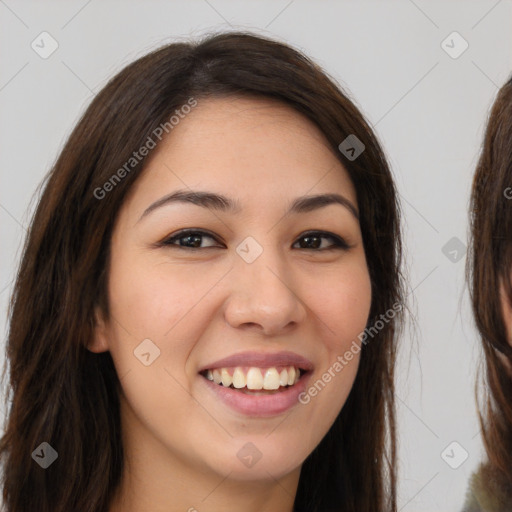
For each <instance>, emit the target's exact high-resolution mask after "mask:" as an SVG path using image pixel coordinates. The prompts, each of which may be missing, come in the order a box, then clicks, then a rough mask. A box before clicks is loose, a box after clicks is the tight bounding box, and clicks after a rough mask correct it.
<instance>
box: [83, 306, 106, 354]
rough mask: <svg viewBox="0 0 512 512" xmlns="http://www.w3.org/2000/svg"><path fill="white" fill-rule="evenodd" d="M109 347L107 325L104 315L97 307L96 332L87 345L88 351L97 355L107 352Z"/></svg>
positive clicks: (95, 311) (95, 315)
mask: <svg viewBox="0 0 512 512" xmlns="http://www.w3.org/2000/svg"><path fill="white" fill-rule="evenodd" d="M108 349H109V347H108V335H107V324H106V322H105V320H104V319H103V314H102V312H101V310H100V308H99V306H96V308H95V309H94V330H93V336H92V339H91V340H89V343H88V344H87V350H90V351H91V352H95V353H97V354H99V353H101V352H107V351H108Z"/></svg>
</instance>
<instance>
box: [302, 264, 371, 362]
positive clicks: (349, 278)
mask: <svg viewBox="0 0 512 512" xmlns="http://www.w3.org/2000/svg"><path fill="white" fill-rule="evenodd" d="M371 300H372V291H371V282H370V277H369V274H368V270H367V268H366V266H364V267H362V266H361V267H360V266H354V267H352V268H347V269H346V270H342V271H340V272H337V274H336V276H335V277H333V278H332V279H330V280H324V283H323V285H322V287H321V288H320V289H317V292H316V293H315V296H314V297H313V296H312V297H311V307H312V308H314V310H315V312H316V313H317V315H318V317H319V318H320V320H321V321H322V322H323V325H324V327H325V330H324V332H325V333H326V336H325V344H326V348H327V349H328V351H329V352H332V351H336V352H339V351H340V350H345V347H346V346H348V345H350V344H351V343H352V341H353V340H357V336H358V335H359V334H360V333H361V332H362V331H364V329H365V327H366V324H367V321H368V315H369V313H370V307H371Z"/></svg>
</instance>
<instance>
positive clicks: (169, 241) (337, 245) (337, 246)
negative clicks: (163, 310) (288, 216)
mask: <svg viewBox="0 0 512 512" xmlns="http://www.w3.org/2000/svg"><path fill="white" fill-rule="evenodd" d="M194 235H198V236H200V237H208V238H212V239H213V240H215V241H217V242H218V240H217V239H216V237H214V236H213V235H212V234H210V233H208V232H206V231H202V230H198V229H184V230H182V231H180V232H178V233H176V234H175V235H173V236H171V237H169V238H166V239H164V240H162V241H161V242H160V243H159V244H158V245H159V246H160V247H176V248H178V249H185V250H189V251H197V250H201V249H218V248H219V247H214V246H211V247H187V246H184V245H179V244H175V243H174V242H175V241H177V240H180V239H182V238H185V237H188V236H194ZM306 237H316V238H329V239H331V240H332V241H333V244H332V245H331V246H330V247H327V248H323V249H315V248H313V249H308V248H307V247H300V248H299V249H302V250H313V251H315V252H323V251H331V250H344V251H347V250H349V249H350V248H351V247H352V246H351V245H349V244H348V243H347V242H346V241H345V240H344V239H343V238H341V237H339V236H337V235H334V234H333V233H329V232H326V231H307V232H305V233H302V234H301V236H300V237H299V239H302V238H306Z"/></svg>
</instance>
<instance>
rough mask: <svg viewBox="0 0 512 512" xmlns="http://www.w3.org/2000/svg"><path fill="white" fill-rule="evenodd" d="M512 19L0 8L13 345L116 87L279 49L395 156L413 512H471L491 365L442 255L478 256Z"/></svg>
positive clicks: (1, 156)
mask: <svg viewBox="0 0 512 512" xmlns="http://www.w3.org/2000/svg"><path fill="white" fill-rule="evenodd" d="M511 13H512V3H511V2H510V1H507V0H501V1H495V0H493V1H483V0H480V1H477V2H469V1H459V2H446V1H443V2H432V1H426V0H415V1H412V0H400V1H393V2H391V1H379V2H369V1H360V2H355V1H352V2H350V1H327V0H324V1H322V2H313V1H301V0H294V1H293V0H292V1H289V0H282V1H281V0H280V1H275V0H274V1H268V0H267V1H263V0H258V1H226V0H208V1H207V0H192V1H188V2H185V1H179V2H178V1H167V2H163V1H153V2H138V3H137V2H133V1H123V2H113V1H101V2H100V1H99V0H92V1H68V2H36V1H31V2H29V1H23V2H22V1H18V0H17V1H15V0H5V1H1V0H0V51H1V66H0V73H1V74H0V108H1V112H2V115H1V116H0V173H1V180H2V181H1V184H2V186H1V188H0V221H1V224H0V226H1V228H0V229H1V232H0V237H1V241H2V242H1V244H2V251H1V260H0V271H1V275H0V301H1V303H0V308H1V310H2V319H1V321H2V327H3V333H4V335H3V339H4V338H5V333H6V329H7V327H6V322H5V318H6V311H7V304H8V298H9V295H10V291H11V287H12V282H13V278H14V275H15V268H16V264H17V261H18V258H19V256H20V250H21V243H22V240H23V237H24V235H25V228H26V226H27V222H28V219H29V216H30V213H31V212H32V206H31V205H30V200H31V198H32V196H33V194H34V192H35V190H36V187H37V185H38V184H39V182H40V181H41V179H42V178H43V176H44V175H45V173H46V172H47V171H48V170H49V168H50V166H51V164H52V162H53V161H54V159H55V157H56V156H57V154H58V152H59V150H60V149H61V148H62V145H63V143H64V141H65V138H66V137H67V135H68V134H69V132H70V130H71V129H72V127H73V126H74V124H75V123H76V121H77V120H78V117H79V115H80V113H81V112H82V111H83V109H84V108H85V106H86V105H87V104H88V103H89V102H90V101H91V99H92V97H93V95H94V94H95V93H96V92H98V90H99V89H100V88H101V87H102V85H104V84H105V82H106V80H107V79H108V78H110V77H111V76H112V75H113V74H114V73H115V72H116V71H118V70H120V69H121V68H122V67H123V66H124V65H125V64H127V63H128V62H131V61H132V60H134V59H135V58H137V57H138V56H141V55H142V54H144V53H146V52H147V51H148V50H150V49H152V48H154V47H156V46H159V45H160V44H162V43H164V42H168V41H171V40H174V39H176V38H180V37H188V36H199V35H201V34H203V33H205V32H207V31H210V30H225V29H230V30H231V29H250V30H254V31H258V32H260V33H262V34H267V35H269V36H273V37H276V38H278V39H281V40H283V41H285V42H288V43H290V44H292V45H295V46H296V47H298V48H300V49H302V50H304V51H305V52H306V53H307V54H308V55H310V56H311V57H313V58H314V59H315V60H316V61H317V62H318V63H319V64H320V65H322V66H323V67H324V68H325V69H326V70H327V71H328V72H329V73H330V74H331V75H332V76H334V77H335V78H336V79H337V80H338V81H339V82H340V83H341V84H342V85H343V86H344V87H346V88H347V89H348V91H349V92H350V95H351V97H352V98H353V99H354V101H355V102H356V104H357V105H358V106H359V107H360V108H361V110H362V111H363V112H364V113H365V115H366V116H367V117H368V119H369V120H370V122H371V123H372V124H373V125H374V128H375V130H376V132H377V134H378V136H379V137H380V139H381V141H382V143H383V145H384V148H385V150H386V153H387V154H388V156H389V159H390V163H391V165H392V167H393V172H394V175H395V177H396V182H397V185H398V188H399V191H400V195H401V200H402V204H403V211H404V217H405V225H404V232H405V235H406V236H405V245H406V248H407V251H406V257H407V266H408V269H409V278H410V289H409V291H410V295H409V299H410V300H411V302H410V307H411V308H412V309H413V311H415V312H416V318H417V326H418V328H417V336H416V338H415V337H414V336H412V335H411V333H410V331H409V330H406V331H405V336H404V338H403V340H402V348H403V350H402V353H401V358H400V365H399V367H398V370H397V374H398V388H397V402H398V407H399V424H398V430H399V436H400V451H399V458H400V468H399V479H400V486H399V499H400V501H399V508H400V510H402V511H405V512H409V511H417V512H423V511H424V512H426V511H428V512H432V511H443V512H444V511H454V510H459V509H460V507H461V505H462V502H463V499H464V493H465V489H466V484H467V479H468V477H469V475H470V473H471V472H472V471H473V469H474V468H475V466H476V464H477V463H478V461H479V458H480V456H481V451H482V445H481V441H480V438H479V426H478V422H477V418H476V413H475V406H474V380H475V376H476V368H477V364H478V362H479V361H480V360H481V353H480V350H479V347H478V343H477V336H476V333H475V329H474V326H473V323H472V320H471V315H470V309H469V302H468V298H467V289H466V287H465V285H464V264H465V257H462V259H460V260H459V261H458V262H452V261H450V259H448V257H446V256H445V255H444V254H443V252H442V248H443V247H444V246H445V244H446V243H448V241H449V240H451V239H452V238H453V237H457V238H458V239H459V240H460V241H462V243H464V244H466V238H467V213H466V212H467V202H468V197H469V190H470V184H471V178H472V173H473V169H474V166H475V163H476V159H477V155H478V150H479V145H480V141H481V138H482V131H483V125H484V122H485V120H486V117H487V113H488V109H489V107H490V105H491V103H492V101H493V99H494V98H495V95H496V92H497V88H498V86H501V85H502V84H503V83H504V82H505V80H506V78H507V77H508V75H509V74H510V72H511V71H512V30H511V25H512V23H511V21H512V18H511ZM42 31H48V32H49V33H50V34H51V35H52V36H53V37H54V38H55V39H56V40H57V41H58V44H59V47H58V49H57V51H56V52H55V53H53V54H52V55H51V56H50V57H49V58H48V59H46V60H45V59H42V58H41V57H40V56H39V55H38V54H36V53H35V52H34V51H33V50H32V48H31V42H32V41H33V40H34V39H35V38H36V37H37V36H38V35H39V34H40V33H41V32H42ZM453 31H457V32H459V33H460V34H461V36H462V37H463V38H464V39H465V40H466V41H467V42H468V43H469V48H468V49H467V51H465V52H464V53H463V54H462V55H461V56H460V57H458V58H457V59H453V58H451V57H450V56H449V55H448V54H447V53H446V52H445V51H444V50H443V48H442V47H441V43H442V41H443V40H444V39H445V38H446V37H447V36H448V35H449V34H450V33H452V32H453ZM449 44H452V43H449ZM453 45H455V48H460V46H457V45H459V43H458V42H454V43H453ZM1 357H2V358H3V353H2V355H1ZM0 363H3V360H2V359H0ZM362 406H363V407H364V404H362ZM453 441H457V442H458V443H459V444H460V446H461V447H462V448H459V447H456V448H455V450H454V451H453V452H451V451H449V454H450V455H452V457H451V460H452V461H454V460H455V462H457V461H458V460H459V458H460V457H461V454H463V452H462V449H464V450H466V451H467V452H468V454H469V456H468V459H467V460H466V461H465V462H464V463H463V464H462V465H461V466H460V467H459V468H458V469H452V468H451V467H450V466H449V465H448V464H447V463H446V462H445V461H444V460H443V458H442V457H441V453H442V452H443V450H444V449H445V448H446V447H447V446H448V445H449V444H450V443H452V442H453Z"/></svg>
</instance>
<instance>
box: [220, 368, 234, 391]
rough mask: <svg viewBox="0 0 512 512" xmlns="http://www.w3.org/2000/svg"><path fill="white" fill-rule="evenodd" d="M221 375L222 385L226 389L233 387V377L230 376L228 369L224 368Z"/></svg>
mask: <svg viewBox="0 0 512 512" xmlns="http://www.w3.org/2000/svg"><path fill="white" fill-rule="evenodd" d="M220 374H221V376H222V385H223V386H226V387H229V386H231V383H232V382H233V377H231V375H229V372H228V371H227V370H226V368H222V370H221V372H220ZM235 387H236V386H235Z"/></svg>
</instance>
